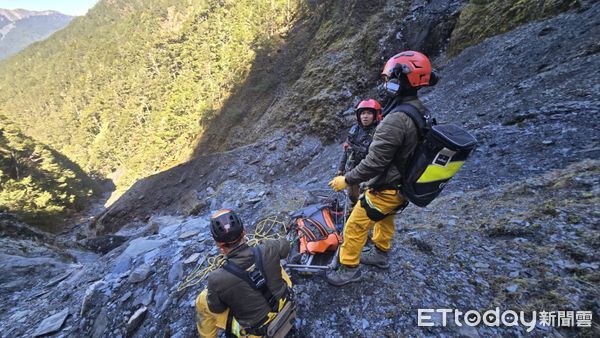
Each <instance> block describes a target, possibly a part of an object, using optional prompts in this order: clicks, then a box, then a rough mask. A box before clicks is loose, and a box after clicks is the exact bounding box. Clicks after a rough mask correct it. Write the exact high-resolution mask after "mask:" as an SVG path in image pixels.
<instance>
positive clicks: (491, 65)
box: [0, 4, 600, 337]
mask: <svg viewBox="0 0 600 338" xmlns="http://www.w3.org/2000/svg"><path fill="white" fill-rule="evenodd" d="M599 14H600V6H599V5H598V4H593V5H590V6H588V7H586V8H583V9H582V10H580V11H577V12H567V13H565V14H561V15H559V16H557V17H554V18H550V19H547V20H544V21H539V22H533V23H530V24H527V25H524V26H522V27H519V28H517V29H515V30H513V31H511V32H508V33H506V34H503V35H499V36H496V37H493V38H490V39H487V40H485V41H484V42H482V43H481V44H478V45H476V46H472V47H469V48H467V49H466V50H464V51H463V52H462V53H461V54H459V55H458V56H456V57H455V58H453V59H446V58H445V54H444V53H442V54H440V56H439V57H438V58H436V59H435V60H434V61H435V64H436V65H437V66H439V67H440V68H441V72H442V76H443V81H442V82H440V84H439V85H438V86H437V87H436V88H434V89H432V90H428V91H427V92H424V93H423V99H424V101H426V102H427V104H428V105H429V107H430V108H431V110H432V112H433V114H434V115H436V116H437V117H438V119H439V120H441V121H453V122H455V123H459V124H461V125H464V126H465V127H466V128H468V129H469V130H471V131H473V132H474V134H475V135H476V136H477V137H478V138H479V140H480V142H481V144H480V147H479V148H478V150H477V151H476V152H475V154H474V156H473V157H472V159H470V160H469V162H467V164H466V165H465V167H464V168H463V169H462V170H461V171H460V173H459V175H458V176H457V177H456V178H455V179H454V180H453V181H452V182H451V183H450V184H449V186H448V187H447V190H446V192H445V194H443V196H442V197H440V198H439V199H438V200H436V201H435V202H434V203H433V204H432V205H431V206H430V207H428V208H426V209H418V208H414V207H410V208H409V209H407V210H406V211H405V212H404V213H403V214H402V216H401V217H399V218H398V219H397V233H396V237H395V240H394V249H393V251H392V253H391V260H392V269H391V270H389V271H380V270H377V269H370V268H365V269H363V273H364V275H365V279H364V280H363V281H362V282H361V283H360V284H355V285H350V286H348V287H345V288H340V289H338V288H333V287H331V286H329V285H327V284H326V283H325V282H324V281H323V280H321V279H320V278H319V277H318V276H312V277H307V276H294V281H295V285H296V286H295V287H294V288H295V291H296V294H297V299H298V303H299V305H300V310H299V319H300V320H299V322H298V326H299V328H298V329H297V332H296V335H297V336H307V337H308V336H350V335H357V336H383V335H386V336H397V335H415V336H442V335H443V336H468V337H479V336H539V337H542V336H554V337H561V336H581V337H592V336H598V335H599V334H600V326H599V321H598V318H599V317H598V316H599V312H600V304H598V299H600V297H599V295H598V291H597V290H598V289H600V288H599V287H598V286H599V285H600V280H599V277H600V276H599V270H598V269H599V264H600V261H599V259H598V257H600V255H599V252H598V250H599V249H598V248H599V247H600V246H599V244H600V237H599V236H600V232H599V231H598V230H599V229H598V224H599V222H598V218H599V216H600V215H599V213H598V210H597V205H598V198H599V196H600V181H599V177H600V175H599V171H600V169H599V162H598V160H597V158H598V149H599V148H598V138H597V132H596V131H597V130H598V121H597V119H594V118H593V117H594V116H595V115H597V114H598V109H599V107H600V105H599V102H598V100H599V99H598V95H597V93H598V89H599V87H600V84H599V82H598V80H597V79H598V78H599V77H598V69H600V68H599V67H598V66H599V65H600V60H599V54H598V52H599V51H600V49H599V48H598V43H597V41H596V37H597V36H598V35H599V34H598V33H599V32H598V30H599V27H600V25H599V24H598V23H599V21H598V18H600V15H599ZM399 21H400V22H403V20H402V19H400V20H399ZM405 21H406V22H408V21H410V19H408V20H405ZM377 69H378V68H377ZM581 74H586V76H581ZM334 93H335V96H337V95H342V92H341V91H340V90H339V88H338V89H336V91H335V92H334ZM340 125H341V123H340ZM340 129H341V126H340ZM332 134H334V135H333V136H332V137H333V138H335V137H339V136H341V135H340V134H339V133H337V132H332ZM339 152H340V148H339V145H338V144H335V143H334V144H324V143H322V141H321V139H320V138H318V137H315V136H305V135H303V134H299V133H298V132H296V133H290V132H284V131H278V132H275V133H274V134H272V135H270V136H268V137H265V138H264V139H262V140H260V141H258V142H256V143H254V144H250V145H247V146H244V147H239V148H236V149H233V150H231V151H228V152H225V153H216V154H212V155H207V156H203V157H199V158H196V159H194V160H192V161H189V162H187V163H185V164H182V165H180V166H178V167H175V168H172V169H170V170H168V171H166V172H163V173H160V174H157V175H154V176H151V177H148V178H146V179H144V180H142V181H139V182H138V183H137V184H135V185H134V186H133V187H132V188H131V189H130V190H129V191H128V193H126V194H125V195H123V196H122V197H121V199H120V200H119V201H117V202H116V203H115V204H114V205H113V206H112V207H111V208H109V209H108V210H106V211H105V212H104V213H102V214H101V215H100V216H99V217H98V218H97V219H96V221H95V222H93V223H92V226H90V227H89V228H80V229H75V230H74V231H73V232H69V233H67V234H65V235H64V236H61V237H59V238H58V240H56V241H57V242H58V241H59V240H63V241H65V242H69V241H68V240H71V239H77V240H78V242H77V244H76V245H75V244H70V245H71V246H70V247H69V246H68V245H67V244H65V245H64V247H65V248H62V246H63V245H61V247H60V248H56V249H54V248H48V249H44V250H47V251H48V252H50V250H55V251H57V252H62V251H66V252H67V253H68V254H63V255H60V254H58V253H56V254H54V253H49V254H48V255H52V256H53V257H57V258H55V259H52V260H51V261H38V260H30V259H28V260H26V262H27V264H25V263H20V262H22V261H24V259H23V257H25V258H30V257H35V256H36V255H38V253H37V252H36V251H34V250H33V248H34V247H36V246H38V245H39V244H38V243H39V242H38V241H39V240H38V239H36V238H33V239H29V238H25V239H19V240H22V241H27V242H21V244H20V245H17V246H15V247H13V246H10V247H9V248H10V249H9V250H10V251H9V252H3V254H4V255H5V257H7V256H8V255H10V256H11V257H10V259H9V260H5V262H10V264H4V265H3V266H2V269H6V272H5V271H2V274H10V276H11V280H10V281H6V280H3V281H2V283H1V284H0V323H1V324H0V332H2V336H7V337H9V336H23V335H25V336H31V335H35V334H45V333H50V332H56V333H55V334H54V335H55V336H73V335H75V336H92V337H103V336H114V337H117V336H136V337H143V336H164V337H167V336H176V337H192V336H194V335H195V332H194V313H193V300H194V298H195V296H196V294H197V293H198V292H199V291H200V290H201V289H202V288H203V287H204V281H203V280H202V279H201V278H200V277H201V274H200V273H201V272H203V271H202V269H204V268H205V267H207V266H208V265H209V264H210V263H212V261H211V260H209V257H211V256H213V255H214V254H215V253H216V249H215V248H214V245H213V243H212V241H211V240H210V233H209V232H208V231H207V220H208V217H209V215H210V214H211V212H212V211H214V210H216V209H220V208H223V207H233V208H235V209H237V210H239V211H240V212H241V214H242V216H243V217H244V218H245V219H246V220H247V223H248V224H256V223H257V222H258V221H260V220H261V219H264V218H265V217H267V216H269V215H273V214H275V215H278V216H279V217H280V219H283V217H284V216H285V215H286V214H288V213H289V212H290V211H293V210H296V209H297V208H298V207H299V206H300V205H302V204H304V203H310V202H311V201H314V200H315V198H316V197H315V196H318V195H328V194H329V191H330V190H328V189H327V186H326V183H327V182H328V180H329V179H330V178H331V176H332V174H333V172H334V165H335V162H336V160H337V156H339ZM13 223H14V222H13ZM252 228H253V226H251V229H252ZM13 234H14V232H10V231H8V230H6V231H3V234H2V236H3V237H5V238H6V237H8V238H10V237H11V236H14V235H13ZM39 236H48V235H39ZM40 238H41V239H40V240H42V241H47V239H43V238H42V237H40ZM2 248H4V246H2ZM83 248H86V249H85V250H84V249H83ZM51 252H54V251H51ZM35 271H43V273H44V275H37V274H35ZM29 275H34V276H35V277H34V278H29ZM189 276H191V277H198V278H191V279H188V280H186V277H189ZM195 282H197V283H195ZM20 283H23V284H25V283H27V284H26V286H25V287H20V286H19V285H20ZM183 286H189V287H187V288H183ZM495 306H498V307H500V308H501V309H503V310H506V309H512V310H516V311H519V310H523V311H527V312H530V311H532V310H536V311H541V310H547V311H563V310H567V311H569V310H586V311H592V313H593V323H592V325H591V326H592V327H590V328H578V329H568V328H555V329H553V328H548V327H545V326H541V325H539V326H537V327H535V328H534V329H533V331H532V332H527V331H526V330H525V328H524V327H506V326H501V327H491V328H489V327H483V326H478V327H476V328H470V327H466V326H462V327H458V326H448V327H441V326H437V327H431V328H426V327H417V325H416V323H417V318H416V314H417V309H418V308H436V307H442V308H458V309H461V310H463V311H464V310H469V309H475V310H487V309H493V308H494V307H495ZM439 319H440V318H435V320H436V321H437V322H439Z"/></svg>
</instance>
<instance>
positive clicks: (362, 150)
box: [338, 122, 377, 173]
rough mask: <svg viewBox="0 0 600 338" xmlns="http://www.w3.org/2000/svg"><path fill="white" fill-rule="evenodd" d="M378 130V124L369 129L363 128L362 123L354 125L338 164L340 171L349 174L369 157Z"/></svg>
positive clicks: (371, 125) (349, 132) (370, 126)
mask: <svg viewBox="0 0 600 338" xmlns="http://www.w3.org/2000/svg"><path fill="white" fill-rule="evenodd" d="M376 128H377V122H374V123H372V124H370V125H369V126H368V127H363V126H362V124H360V123H357V124H354V125H352V127H351V128H350V130H349V131H348V137H346V142H345V145H344V148H345V149H344V153H343V154H342V157H341V158H340V162H339V164H338V171H341V172H344V173H345V172H349V171H350V170H352V169H354V167H356V166H357V165H358V164H359V163H360V161H362V160H363V159H364V158H365V157H367V153H368V152H369V145H370V144H371V141H372V140H373V135H374V134H375V129H376Z"/></svg>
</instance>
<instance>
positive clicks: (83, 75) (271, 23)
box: [0, 0, 303, 189]
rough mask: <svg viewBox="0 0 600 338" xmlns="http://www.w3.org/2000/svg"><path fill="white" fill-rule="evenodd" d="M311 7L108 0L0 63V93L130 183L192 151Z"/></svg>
mask: <svg viewBox="0 0 600 338" xmlns="http://www.w3.org/2000/svg"><path fill="white" fill-rule="evenodd" d="M302 8H303V7H302V3H300V2H297V1H287V0H277V1H271V0H268V1H267V0H261V1H232V0H227V1H216V0H195V1H177V0H153V1H108V0H105V1H100V2H99V3H98V4H97V5H96V6H95V7H94V8H92V9H91V10H90V11H89V12H88V14H87V15H86V16H85V17H81V18H77V19H75V20H74V21H73V22H72V23H71V25H69V27H68V28H67V29H65V30H62V31H60V32H58V33H57V34H55V35H53V36H52V37H51V38H50V39H48V40H46V41H44V42H42V43H40V44H37V45H35V46H32V47H30V48H28V49H26V50H24V51H23V52H21V53H20V54H19V55H17V56H15V57H14V58H11V59H9V60H6V61H5V62H3V63H0V102H2V108H3V109H4V112H5V114H6V115H7V116H8V117H9V118H11V120H13V122H14V123H16V124H17V125H18V126H20V127H21V129H22V130H25V131H26V133H27V134H28V135H30V136H32V137H35V138H36V139H38V140H40V141H42V142H45V143H47V144H49V145H51V146H53V147H54V148H55V149H57V150H59V151H60V152H62V153H64V154H65V155H66V156H67V157H69V158H70V159H72V160H73V161H75V162H76V163H78V164H79V165H80V166H81V167H82V168H83V169H84V170H86V171H87V172H88V173H95V174H100V175H104V176H107V175H111V177H112V178H114V180H115V183H116V184H117V185H118V186H119V188H121V189H123V188H126V187H127V186H128V185H129V184H131V183H133V182H134V180H135V179H138V178H141V177H144V176H147V175H149V174H152V173H155V172H156V171H158V170H160V169H163V168H165V167H170V166H172V165H174V164H177V163H179V162H181V161H183V160H187V159H188V158H189V155H190V154H191V152H192V150H193V146H194V144H195V140H196V138H197V136H198V135H199V134H201V133H202V131H203V130H204V129H205V128H206V123H207V121H209V120H210V119H212V118H213V117H214V115H215V112H216V111H218V110H220V108H221V106H222V104H223V102H224V101H225V100H226V99H227V97H228V96H229V95H230V93H231V91H232V90H233V89H234V88H235V87H236V86H237V85H238V84H239V83H242V82H243V81H244V79H245V78H246V76H247V74H248V73H249V72H250V70H251V69H252V62H253V60H254V58H255V57H256V55H257V54H259V53H275V52H276V50H277V45H278V44H279V43H280V41H281V39H282V38H281V36H284V35H285V34H286V31H287V28H288V27H289V25H290V24H291V23H292V21H293V20H294V17H295V15H297V14H298V13H299V11H301V10H303V9H302ZM65 129H66V130H69V132H68V133H65V132H64V130H65Z"/></svg>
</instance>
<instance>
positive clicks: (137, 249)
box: [124, 238, 166, 257]
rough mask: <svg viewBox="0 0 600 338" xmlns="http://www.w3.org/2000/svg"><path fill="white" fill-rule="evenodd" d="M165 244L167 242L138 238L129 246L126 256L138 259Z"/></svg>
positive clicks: (125, 252)
mask: <svg viewBox="0 0 600 338" xmlns="http://www.w3.org/2000/svg"><path fill="white" fill-rule="evenodd" d="M165 243H166V240H153V239H145V238H136V239H134V240H133V241H131V242H130V243H129V246H128V247H127V249H125V251H124V254H126V255H129V256H131V257H137V256H139V255H141V254H143V253H145V252H148V251H150V250H153V249H156V248H158V247H160V246H161V245H163V244H165Z"/></svg>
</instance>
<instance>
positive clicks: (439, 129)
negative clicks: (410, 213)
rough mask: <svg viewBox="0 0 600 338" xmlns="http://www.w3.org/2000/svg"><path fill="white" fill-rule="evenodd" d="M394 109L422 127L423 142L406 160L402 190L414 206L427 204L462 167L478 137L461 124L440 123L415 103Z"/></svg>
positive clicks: (420, 139) (421, 140) (420, 140)
mask: <svg viewBox="0 0 600 338" xmlns="http://www.w3.org/2000/svg"><path fill="white" fill-rule="evenodd" d="M394 111H397V112H403V113H405V114H406V115H408V116H409V117H410V118H411V119H412V120H413V121H414V123H415V125H416V126H417V128H418V130H419V144H418V145H417V147H416V148H415V151H414V153H413V154H412V156H411V158H410V160H409V161H408V163H406V170H405V171H404V173H403V174H404V175H403V177H402V185H401V188H400V192H401V193H402V195H403V196H404V197H406V198H407V199H408V200H409V201H410V202H411V203H413V204H414V205H416V206H419V207H425V206H427V205H428V204H429V203H431V201H433V200H434V199H435V198H436V197H437V196H438V195H439V194H440V192H442V189H444V187H445V186H446V184H447V183H448V181H449V180H450V179H451V178H452V176H454V174H456V172H457V171H458V170H459V169H460V168H461V167H462V165H463V164H464V162H465V161H466V160H467V158H468V157H469V155H470V154H471V152H472V151H473V150H474V149H475V147H476V145H477V139H475V137H474V136H473V135H471V134H470V133H469V132H468V131H466V130H464V129H463V128H461V127H459V126H457V125H454V124H437V122H436V121H435V119H431V117H429V116H425V117H424V116H423V115H421V113H419V111H418V110H417V108H416V107H414V106H413V105H411V104H406V103H404V104H401V105H399V106H397V107H396V108H395V109H394ZM395 164H396V166H397V167H398V168H401V167H402V166H400V165H399V163H395Z"/></svg>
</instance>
